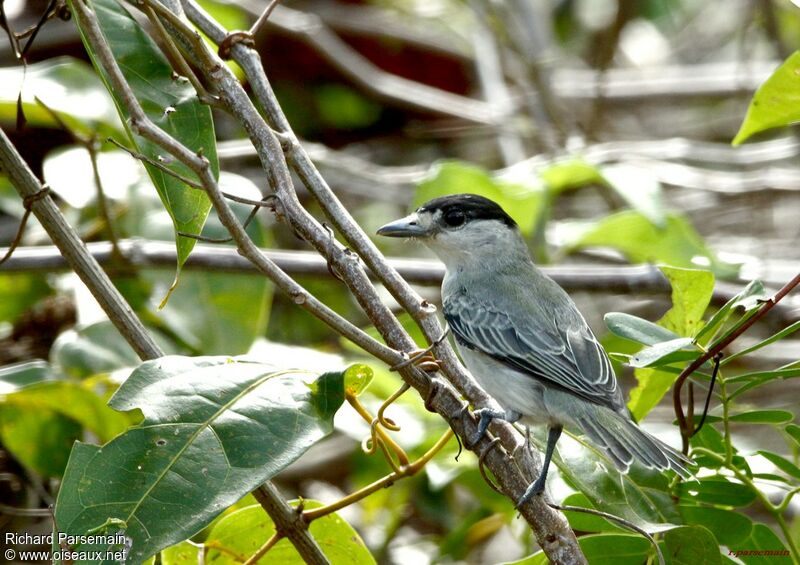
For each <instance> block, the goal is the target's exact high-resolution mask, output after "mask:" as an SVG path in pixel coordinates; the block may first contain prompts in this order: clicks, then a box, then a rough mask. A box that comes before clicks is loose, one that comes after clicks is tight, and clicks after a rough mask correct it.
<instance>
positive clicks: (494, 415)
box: [464, 408, 520, 449]
mask: <svg viewBox="0 0 800 565" xmlns="http://www.w3.org/2000/svg"><path fill="white" fill-rule="evenodd" d="M473 414H474V415H475V416H477V417H478V430H477V431H476V432H475V433H474V434H472V435H471V436H470V437H469V439H468V440H467V443H465V444H464V446H465V447H466V448H467V449H472V448H473V447H474V446H475V445H476V444H477V443H478V442H479V441H481V440H482V439H483V436H485V435H486V431H487V430H488V429H489V424H491V423H492V420H494V419H499V420H505V421H507V422H509V423H513V422H516V421H517V420H519V417H520V415H519V414H518V413H516V412H508V411H505V410H497V409H495V408H479V409H478V410H475V412H473Z"/></svg>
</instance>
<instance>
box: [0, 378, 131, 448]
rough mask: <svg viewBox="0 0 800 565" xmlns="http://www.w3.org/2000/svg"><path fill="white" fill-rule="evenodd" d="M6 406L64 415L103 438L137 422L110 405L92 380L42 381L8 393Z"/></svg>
mask: <svg viewBox="0 0 800 565" xmlns="http://www.w3.org/2000/svg"><path fill="white" fill-rule="evenodd" d="M2 405H3V409H5V408H6V407H7V406H14V407H17V408H19V409H21V410H22V411H28V412H31V413H44V412H51V413H56V414H60V415H61V416H64V417H66V418H69V419H70V420H73V421H75V422H77V423H78V424H80V425H81V426H82V427H84V428H86V429H87V430H89V431H91V432H92V433H94V434H95V435H96V436H97V437H98V438H99V439H100V441H103V442H105V441H109V440H111V438H113V437H115V436H116V435H118V434H120V433H122V432H123V431H125V429H126V428H127V427H128V426H130V425H131V424H132V423H133V419H132V418H131V416H130V415H127V414H121V413H119V412H116V411H114V410H112V409H110V408H109V407H108V406H106V399H105V398H103V397H101V396H99V395H98V394H96V393H95V392H94V391H93V390H91V388H90V387H89V386H88V383H75V382H69V381H56V382H47V383H39V384H35V385H33V386H30V387H26V388H24V389H22V390H20V391H17V392H15V393H12V394H9V395H7V396H6V397H5V398H4V399H3V404H2Z"/></svg>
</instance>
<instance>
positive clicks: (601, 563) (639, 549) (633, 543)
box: [578, 534, 654, 565]
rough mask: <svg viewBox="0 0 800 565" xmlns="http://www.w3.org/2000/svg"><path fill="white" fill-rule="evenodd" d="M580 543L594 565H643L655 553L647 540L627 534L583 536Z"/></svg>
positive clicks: (587, 557) (588, 559)
mask: <svg viewBox="0 0 800 565" xmlns="http://www.w3.org/2000/svg"><path fill="white" fill-rule="evenodd" d="M578 543H579V544H580V546H581V549H582V550H583V554H584V555H585V556H586V559H587V561H588V562H589V563H591V564H592V565H641V564H642V563H644V562H645V561H646V560H647V556H648V555H649V554H650V552H652V551H654V550H653V547H652V545H650V542H649V541H648V540H647V539H646V538H643V537H641V536H631V535H626V534H597V535H591V536H582V537H581V538H580V539H579V540H578Z"/></svg>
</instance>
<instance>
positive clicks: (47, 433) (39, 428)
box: [0, 404, 82, 477]
mask: <svg viewBox="0 0 800 565" xmlns="http://www.w3.org/2000/svg"><path fill="white" fill-rule="evenodd" d="M81 431H82V430H81V426H80V424H78V423H77V422H75V421H74V420H70V419H69V418H66V417H64V416H62V415H60V414H58V413H56V412H54V411H52V410H41V411H39V412H31V411H30V410H28V409H26V408H25V407H22V406H17V405H14V404H3V405H0V441H2V444H3V447H4V448H5V449H7V450H8V451H9V452H11V453H12V454H13V455H14V457H15V458H16V459H17V460H18V461H19V462H20V463H22V464H23V465H24V466H25V467H26V468H28V469H30V470H32V471H35V472H36V473H38V474H39V475H40V476H42V477H60V476H61V474H62V473H63V472H64V467H65V466H66V464H67V459H68V458H69V454H70V448H71V447H72V444H73V443H74V442H75V440H77V439H78V438H80V437H81Z"/></svg>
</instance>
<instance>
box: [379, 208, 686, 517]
mask: <svg viewBox="0 0 800 565" xmlns="http://www.w3.org/2000/svg"><path fill="white" fill-rule="evenodd" d="M378 234H379V235H383V236H388V237H406V238H414V239H418V240H419V241H421V242H422V243H424V244H425V245H426V246H427V247H428V248H430V249H431V250H432V251H433V252H434V253H435V254H436V255H438V257H439V258H440V259H441V260H442V262H444V264H445V268H446V272H445V277H444V282H443V283H442V304H443V310H444V317H445V319H446V320H447V323H448V325H449V326H450V329H451V331H452V332H453V334H454V336H455V339H456V343H457V344H458V349H459V351H460V353H461V356H462V358H463V360H464V363H465V364H466V366H467V368H468V369H469V370H470V372H471V373H472V375H473V376H474V377H475V379H476V380H477V381H478V383H479V384H480V385H481V387H482V388H483V389H484V390H485V391H486V392H487V393H488V394H489V395H490V396H492V397H493V398H494V399H495V400H496V401H497V402H498V403H499V404H500V406H501V407H502V408H503V410H504V411H497V410H492V409H481V410H477V411H476V415H477V416H479V418H480V420H479V425H478V432H477V433H476V434H475V435H474V436H473V438H470V441H469V443H471V444H474V443H475V442H477V441H478V440H480V439H481V437H482V436H483V435H484V434H485V433H486V429H487V428H488V426H489V423H490V422H491V420H492V419H493V418H502V419H504V420H507V421H509V422H515V421H517V420H520V419H522V420H521V422H522V423H524V424H526V425H529V424H546V425H547V426H548V436H547V449H546V451H545V457H544V464H543V466H542V472H541V474H540V475H539V477H538V478H537V479H536V481H534V482H533V483H532V484H531V485H530V486H529V487H528V488H527V490H526V491H525V494H524V495H523V496H522V497H521V498H520V500H519V501H518V502H517V505H520V504H522V503H524V502H526V501H527V500H529V499H530V498H531V497H532V496H534V495H539V494H541V493H542V492H543V491H544V486H545V481H546V480H547V470H548V467H549V465H550V459H551V457H552V455H553V449H554V448H555V445H556V442H557V441H558V438H559V437H560V435H561V431H562V429H563V427H564V426H566V427H567V428H569V429H571V430H574V431H579V432H582V433H583V434H585V435H586V436H587V437H588V438H589V439H590V440H591V441H592V442H593V443H594V444H595V445H597V446H598V447H600V448H601V449H602V450H603V451H604V452H605V453H606V454H607V455H608V457H609V458H610V459H611V460H612V461H613V462H614V464H615V465H616V467H617V469H619V470H620V471H622V472H627V471H628V469H629V468H630V465H631V463H632V462H633V460H634V459H638V460H639V461H641V462H642V463H643V464H644V465H646V466H647V467H651V468H656V469H672V470H673V471H675V472H676V473H678V474H679V475H680V476H681V477H684V478H689V477H691V473H690V472H689V470H688V469H687V465H690V464H692V461H691V460H690V459H688V458H687V457H686V456H684V455H683V454H681V453H679V452H678V451H676V450H675V449H673V448H671V447H669V446H668V445H666V444H664V443H662V442H661V441H659V440H658V439H656V438H654V437H653V436H651V435H650V434H648V433H646V432H645V431H643V430H642V429H641V428H639V427H638V426H637V425H636V423H635V422H634V421H633V420H632V419H631V415H630V412H629V411H628V409H627V407H626V406H625V402H624V400H623V398H622V391H621V390H620V388H619V386H617V381H616V378H615V376H614V370H613V369H612V367H611V362H610V361H609V359H608V355H607V354H606V352H605V350H604V349H603V347H602V346H601V345H600V344H599V343H598V341H597V338H596V337H595V336H594V334H593V333H592V330H591V329H589V326H588V325H587V324H586V321H585V320H584V319H583V316H582V315H581V313H580V312H579V311H578V309H577V308H576V306H575V303H574V302H573V301H572V299H571V298H570V297H569V296H568V295H567V293H566V292H565V291H564V290H563V289H562V288H561V287H560V286H558V284H556V283H555V281H553V280H552V279H551V278H549V277H548V276H547V275H545V274H544V273H542V272H541V271H540V270H539V269H537V268H536V266H535V265H534V264H533V261H532V260H531V258H530V254H529V253H528V248H527V246H526V245H525V241H524V240H523V238H522V235H521V234H520V232H519V229H518V228H517V224H516V222H514V220H513V219H511V217H510V216H509V215H508V214H506V212H505V211H504V210H503V209H502V208H501V207H500V206H498V205H497V204H496V203H494V202H492V201H491V200H488V199H487V198H483V197H482V196H477V195H474V194H457V195H454V196H445V197H442V198H436V199H434V200H431V201H430V202H427V203H426V204H424V205H422V206H421V207H420V208H418V209H417V211H416V212H414V213H413V214H411V215H409V216H406V217H405V218H402V219H400V220H396V221H394V222H391V223H389V224H386V225H385V226H383V227H382V228H380V229H379V230H378Z"/></svg>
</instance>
